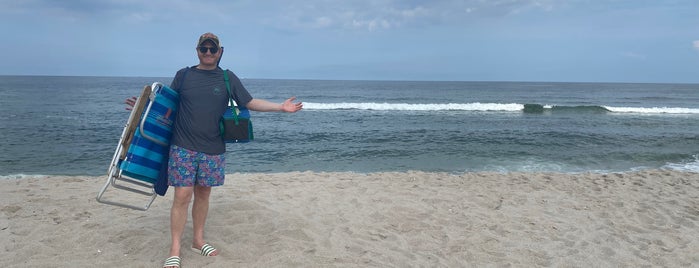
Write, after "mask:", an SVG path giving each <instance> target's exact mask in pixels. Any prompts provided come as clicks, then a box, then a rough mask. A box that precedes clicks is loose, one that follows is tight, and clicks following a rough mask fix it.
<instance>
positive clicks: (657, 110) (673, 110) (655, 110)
mask: <svg viewBox="0 0 699 268" xmlns="http://www.w3.org/2000/svg"><path fill="white" fill-rule="evenodd" d="M603 107H604V108H605V109H607V110H609V111H612V112H615V113H638V114H699V109H694V108H681V107H652V108H644V107H611V106H603Z"/></svg>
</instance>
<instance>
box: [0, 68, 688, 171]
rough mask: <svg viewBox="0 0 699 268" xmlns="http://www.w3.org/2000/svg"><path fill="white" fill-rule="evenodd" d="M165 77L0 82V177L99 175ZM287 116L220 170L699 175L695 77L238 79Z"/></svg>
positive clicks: (262, 117)
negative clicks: (300, 105) (150, 88)
mask: <svg viewBox="0 0 699 268" xmlns="http://www.w3.org/2000/svg"><path fill="white" fill-rule="evenodd" d="M171 80H172V78H168V77H56V76H0V176H1V177H0V178H9V177H21V176H23V175H41V174H43V175H91V176H96V175H103V174H106V172H107V168H108V165H109V163H110V161H111V158H112V156H113V154H114V150H115V148H116V145H117V142H118V141H119V136H120V135H121V132H122V130H123V127H124V124H125V123H126V119H127V118H128V116H129V112H128V111H126V110H125V105H124V103H123V102H124V99H125V98H127V97H129V96H136V95H138V94H139V93H140V92H141V90H142V89H143V87H144V86H145V85H150V84H151V83H153V82H163V83H165V84H169V83H170V82H171ZM243 84H244V85H245V86H246V87H247V89H248V91H250V93H251V94H252V95H253V97H255V98H262V99H267V100H271V101H274V102H281V101H283V100H284V99H286V98H288V97H291V96H296V97H297V98H298V100H299V101H302V102H304V110H302V111H301V112H299V113H296V114H282V113H259V112H253V114H252V117H253V122H254V125H255V141H253V142H251V143H247V144H229V145H227V153H226V159H227V172H228V173H233V172H288V171H350V172H380V171H406V170H420V171H433V172H449V173H459V172H471V171H495V172H509V171H526V172H546V171H554V172H625V171H633V170H642V169H657V168H669V169H679V170H687V171H699V161H698V157H699V85H698V84H632V83H554V82H429V81H327V80H273V79H244V80H243Z"/></svg>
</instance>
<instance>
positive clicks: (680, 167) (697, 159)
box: [663, 154, 699, 173]
mask: <svg viewBox="0 0 699 268" xmlns="http://www.w3.org/2000/svg"><path fill="white" fill-rule="evenodd" d="M663 168H667V169H671V170H676V171H685V172H698V173H699V154H697V155H694V161H692V162H687V163H668V164H666V165H665V166H663Z"/></svg>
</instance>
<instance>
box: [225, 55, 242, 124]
mask: <svg viewBox="0 0 699 268" xmlns="http://www.w3.org/2000/svg"><path fill="white" fill-rule="evenodd" d="M223 80H225V81H226V90H228V101H229V104H230V106H231V107H232V108H233V112H232V114H233V120H234V121H235V124H236V125H237V124H238V113H240V110H238V103H236V102H235V101H234V100H233V95H232V94H231V83H230V81H229V80H228V69H226V70H223Z"/></svg>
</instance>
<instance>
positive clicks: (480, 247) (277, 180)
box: [0, 170, 699, 267]
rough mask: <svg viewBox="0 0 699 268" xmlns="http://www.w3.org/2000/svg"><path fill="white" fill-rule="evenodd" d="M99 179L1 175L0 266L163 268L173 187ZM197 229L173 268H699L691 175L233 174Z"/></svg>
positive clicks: (697, 206)
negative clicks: (121, 186) (132, 201)
mask: <svg viewBox="0 0 699 268" xmlns="http://www.w3.org/2000/svg"><path fill="white" fill-rule="evenodd" d="M105 180H106V176H105V177H65V176H47V177H43V178H23V179H6V180H2V181H0V196H1V197H0V198H1V199H2V204H1V205H0V247H1V248H0V267H103V266H109V267H161V265H162V262H163V261H164V260H165V258H167V257H168V248H169V243H170V238H169V237H170V235H169V213H170V203H171V201H172V191H169V192H168V194H167V195H166V196H165V197H158V199H156V201H155V203H154V204H153V206H151V208H150V209H149V210H148V211H146V212H142V211H136V210H131V209H125V208H120V207H116V206H110V205H105V204H100V203H98V202H97V201H96V200H95V196H96V194H97V192H98V191H99V189H100V188H101V187H102V185H103V184H104V182H105ZM110 193H113V194H114V195H115V196H121V195H119V191H110ZM144 202H145V201H144ZM139 203H143V202H139ZM206 232H207V233H206V238H207V242H209V243H211V244H212V245H214V246H216V247H217V248H218V249H219V250H220V251H221V252H220V255H219V256H217V257H203V256H199V255H197V254H196V253H195V252H193V251H191V250H189V249H188V248H187V249H186V250H184V249H183V251H182V255H181V256H182V259H183V263H182V265H183V267H484V266H489V267H490V266H494V267H502V266H504V267H507V266H513V267H643V266H650V267H656V266H658V267H662V266H666V267H699V174H697V173H682V172H677V171H665V170H653V171H642V172H636V173H623V174H622V173H619V174H616V173H614V174H556V173H506V174H502V173H465V174H445V173H422V172H404V173H371V174H357V173H313V172H293V173H275V174H230V175H228V176H227V181H226V185H225V186H222V187H219V188H217V189H215V190H214V191H213V193H212V203H211V208H210V211H209V218H208V222H207V227H206ZM191 238H192V233H191V219H190V220H189V221H188V224H187V229H186V230H185V234H184V237H183V243H184V244H185V245H190V244H191Z"/></svg>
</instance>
